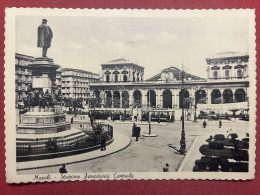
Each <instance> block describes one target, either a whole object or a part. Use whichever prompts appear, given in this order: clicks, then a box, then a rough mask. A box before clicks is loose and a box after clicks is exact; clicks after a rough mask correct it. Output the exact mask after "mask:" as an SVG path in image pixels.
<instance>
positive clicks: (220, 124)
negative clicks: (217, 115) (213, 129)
mask: <svg viewBox="0 0 260 195" xmlns="http://www.w3.org/2000/svg"><path fill="white" fill-rule="evenodd" d="M218 127H219V128H221V127H222V122H221V120H220V119H219V126H218Z"/></svg>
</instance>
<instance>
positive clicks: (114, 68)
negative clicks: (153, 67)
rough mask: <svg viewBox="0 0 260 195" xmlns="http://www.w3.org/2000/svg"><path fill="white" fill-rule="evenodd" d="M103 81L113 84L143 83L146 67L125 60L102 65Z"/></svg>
mask: <svg viewBox="0 0 260 195" xmlns="http://www.w3.org/2000/svg"><path fill="white" fill-rule="evenodd" d="M101 67H102V80H103V81H105V82H107V83H111V82H116V83H117V82H142V81H143V75H144V67H142V66H139V65H137V64H135V63H133V62H131V61H129V60H126V59H124V58H120V59H116V60H111V61H109V62H107V63H104V64H101Z"/></svg>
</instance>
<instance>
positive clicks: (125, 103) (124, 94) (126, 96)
mask: <svg viewBox="0 0 260 195" xmlns="http://www.w3.org/2000/svg"><path fill="white" fill-rule="evenodd" d="M122 107H123V108H129V93H128V92H127V91H123V92H122Z"/></svg>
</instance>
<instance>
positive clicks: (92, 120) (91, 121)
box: [90, 117, 94, 126]
mask: <svg viewBox="0 0 260 195" xmlns="http://www.w3.org/2000/svg"><path fill="white" fill-rule="evenodd" d="M93 122H94V119H93V117H91V118H90V123H91V126H93Z"/></svg>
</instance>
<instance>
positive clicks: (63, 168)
mask: <svg viewBox="0 0 260 195" xmlns="http://www.w3.org/2000/svg"><path fill="white" fill-rule="evenodd" d="M60 173H67V170H66V168H65V164H63V165H62V167H61V168H60Z"/></svg>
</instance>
